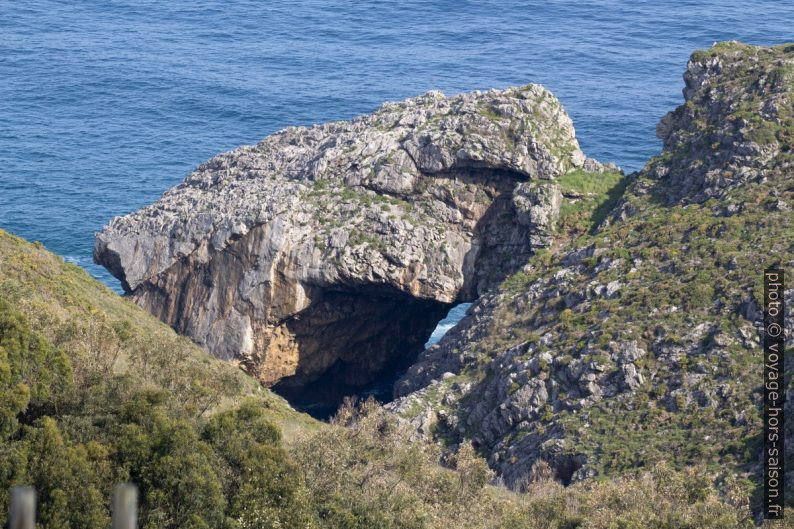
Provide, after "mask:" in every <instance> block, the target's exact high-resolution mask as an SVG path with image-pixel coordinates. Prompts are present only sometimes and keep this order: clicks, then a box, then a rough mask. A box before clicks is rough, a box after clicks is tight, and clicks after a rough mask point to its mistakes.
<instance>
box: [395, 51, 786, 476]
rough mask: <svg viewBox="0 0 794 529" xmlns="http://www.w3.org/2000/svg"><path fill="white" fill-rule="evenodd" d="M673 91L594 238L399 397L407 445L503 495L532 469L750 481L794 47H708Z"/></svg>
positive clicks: (488, 304) (464, 328)
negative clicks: (471, 465)
mask: <svg viewBox="0 0 794 529" xmlns="http://www.w3.org/2000/svg"><path fill="white" fill-rule="evenodd" d="M684 79H685V82H686V89H685V96H686V101H685V103H684V104H683V105H682V106H680V107H679V108H678V109H676V110H675V111H674V112H672V113H670V114H668V115H667V116H666V117H665V118H664V119H663V120H662V122H661V124H660V126H659V133H660V136H661V137H662V139H663V140H664V150H663V151H662V153H661V154H660V155H659V156H657V157H655V158H653V159H652V160H650V161H649V163H648V164H647V165H646V167H645V168H644V169H643V170H642V171H640V172H638V173H635V174H633V175H629V176H628V177H627V182H626V185H627V188H626V191H625V193H624V194H623V196H622V198H620V200H619V201H618V202H617V204H616V207H615V209H614V210H613V211H612V212H611V214H610V215H608V217H607V219H608V222H598V223H597V226H598V228H597V229H596V230H595V231H594V232H591V233H587V234H582V236H581V237H579V238H577V239H575V240H573V241H570V242H569V244H560V245H559V248H556V249H555V251H552V252H549V255H546V256H545V257H544V258H542V259H541V258H539V257H540V256H539V255H536V256H534V257H532V258H530V260H529V262H528V263H527V265H526V266H525V267H523V268H522V270H521V271H520V272H518V273H516V274H515V275H514V276H512V277H511V278H509V279H508V280H507V281H505V283H504V284H503V285H502V287H501V288H499V289H495V290H492V291H490V292H488V293H486V294H484V295H483V296H481V297H480V298H479V299H478V300H477V301H476V302H475V303H474V304H473V305H472V306H471V307H470V308H469V310H468V312H467V316H466V317H465V318H464V319H463V320H462V321H461V322H460V323H459V324H458V326H457V327H455V328H453V329H452V330H451V331H450V332H449V333H448V334H447V335H446V336H445V337H444V338H443V339H442V340H441V342H439V343H438V344H436V345H433V346H431V347H430V348H428V349H427V350H425V351H424V352H423V353H422V354H421V355H420V356H419V358H418V359H417V361H416V362H415V363H414V364H413V365H412V366H411V367H410V368H409V369H408V370H407V372H406V374H405V375H404V376H403V377H402V378H401V379H400V380H398V381H397V383H396V384H395V394H396V396H397V397H398V398H397V399H396V400H395V401H393V402H392V403H390V404H389V405H388V407H389V408H390V409H391V410H393V411H395V412H396V413H398V414H400V415H401V416H402V417H404V418H405V419H406V420H408V421H411V422H412V423H413V424H414V425H415V426H416V429H417V432H418V434H419V435H431V436H435V437H437V438H440V439H443V441H444V444H445V445H446V446H452V447H454V446H456V445H457V444H458V443H462V442H469V441H471V442H473V443H474V444H475V445H476V446H477V448H478V449H479V451H480V452H481V453H483V454H484V455H486V456H487V457H488V460H489V463H490V464H491V466H492V467H493V468H494V469H495V470H496V471H497V472H498V474H499V475H500V476H501V478H502V479H503V480H504V482H505V483H506V484H507V485H508V486H510V487H513V488H516V489H521V488H522V487H523V486H524V485H526V483H527V480H530V479H531V474H532V472H531V469H532V468H533V467H534V466H535V465H537V464H541V463H545V464H548V465H549V466H550V467H551V469H552V470H553V472H554V474H555V477H556V479H557V480H559V481H561V482H563V483H568V482H570V481H576V480H582V479H586V478H590V477H593V476H595V475H602V476H603V475H610V474H612V475H614V474H617V473H620V472H622V471H625V470H627V469H634V468H637V467H642V466H647V465H649V464H651V463H652V462H653V461H654V460H658V459H666V460H668V461H671V462H672V463H674V464H675V465H680V466H682V467H684V466H689V465H698V464H703V463H714V464H717V463H718V464H719V466H720V467H721V468H724V469H725V473H726V475H728V476H730V475H741V476H745V477H747V476H753V475H755V476H758V475H760V470H759V469H758V468H757V465H758V464H759V462H760V461H761V459H762V458H761V457H760V456H761V454H760V452H759V450H760V448H759V445H758V444H757V443H756V441H755V440H756V439H757V436H758V432H759V431H761V419H760V417H761V414H762V410H763V402H762V391H761V388H762V384H763V378H762V372H763V355H762V352H761V347H760V344H761V337H762V333H761V328H762V326H763V324H762V319H763V316H762V313H761V310H760V308H759V307H760V306H761V304H762V291H761V290H760V287H759V282H760V280H761V273H762V271H763V270H764V269H765V268H771V267H779V268H784V269H785V268H788V269H791V268H794V230H792V229H791V227H792V226H794V212H793V211H792V210H791V208H790V206H789V204H791V203H792V202H793V201H794V185H792V179H791V174H792V169H794V118H793V116H794V45H783V46H777V47H773V48H763V47H753V46H746V45H743V44H739V43H723V44H719V45H717V46H715V47H714V48H712V49H710V50H706V51H702V52H696V53H695V54H693V56H692V58H691V60H690V62H689V65H688V69H687V72H686V74H685V76H684ZM565 200H568V199H567V198H564V201H565ZM574 206H575V204H571V203H565V202H564V203H563V209H565V208H566V207H567V208H568V209H572V208H573V207H574ZM596 209H598V208H596ZM596 213H597V212H594V216H596ZM786 300H787V301H786V302H787V303H789V302H794V289H792V288H791V287H789V289H788V290H787V291H786ZM789 319H792V318H789ZM792 322H794V319H792ZM792 345H794V336H789V337H788V342H787V347H789V348H790V347H791V346H792ZM787 392H789V394H794V382H791V381H790V382H789V384H788V386H787ZM787 407H790V405H789V404H787ZM427 432H431V433H430V434H428V433H427ZM789 459H790V458H789Z"/></svg>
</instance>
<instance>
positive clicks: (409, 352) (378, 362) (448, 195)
mask: <svg viewBox="0 0 794 529" xmlns="http://www.w3.org/2000/svg"><path fill="white" fill-rule="evenodd" d="M526 180H527V177H526V176H525V175H521V174H518V173H515V172H513V171H506V170H493V169H485V168H476V167H470V168H467V169H465V170H456V171H451V172H447V173H440V174H436V175H433V176H432V177H428V179H427V181H426V184H427V186H428V191H427V193H428V194H430V195H432V196H434V197H435V198H436V199H437V200H438V201H440V202H443V203H445V204H447V206H449V207H450V208H451V209H454V210H455V211H457V212H459V213H460V215H461V216H462V218H463V219H464V220H461V222H462V223H463V225H467V226H468V229H469V230H470V231H469V232H468V233H469V236H470V237H471V238H470V240H469V241H468V242H469V247H468V249H467V250H466V253H465V256H464V257H463V261H462V263H459V264H460V267H461V273H462V275H463V278H464V281H463V282H462V284H461V285H460V289H459V290H458V291H457V292H456V293H455V294H456V296H455V297H456V300H455V302H454V303H443V302H440V301H438V300H435V299H426V298H418V297H414V296H413V295H412V294H410V293H408V292H406V291H403V290H402V289H399V288H395V285H384V284H371V283H370V284H363V285H362V284H361V283H358V284H349V285H335V286H334V287H333V288H336V289H340V290H337V291H325V292H322V293H321V294H320V295H319V296H318V297H317V298H314V299H313V303H312V305H311V306H310V307H308V308H307V309H304V311H302V312H301V313H300V314H298V315H297V316H296V317H295V318H293V319H291V320H290V321H288V322H286V323H284V324H283V326H284V327H285V328H286V331H285V335H288V336H290V337H291V339H292V340H293V343H295V344H297V345H296V346H295V347H296V348H297V349H298V354H297V355H296V356H297V358H298V359H299V360H298V366H297V369H296V370H295V374H294V375H290V376H287V377H284V378H281V379H280V380H279V381H278V382H277V383H276V384H275V385H274V386H272V389H273V390H274V391H275V392H276V393H278V394H279V395H281V396H283V397H284V398H286V399H287V400H288V401H289V402H290V404H291V405H292V406H293V407H294V408H296V409H298V410H301V411H304V412H307V413H309V414H310V415H313V416H314V417H317V418H320V419H328V418H330V417H331V416H332V415H333V414H334V413H335V412H336V411H337V409H338V407H339V405H340V404H341V403H342V402H343V400H344V398H345V397H358V398H366V397H368V396H373V397H375V398H376V399H377V400H378V401H380V402H382V403H387V402H390V401H391V400H393V387H394V384H395V382H396V381H397V380H398V379H399V378H400V377H402V376H403V375H404V374H405V372H406V371H407V369H408V368H409V367H410V366H411V365H412V364H413V363H414V362H415V361H416V359H417V357H418V355H419V354H420V353H421V352H422V351H423V350H424V349H426V348H428V347H430V346H432V345H433V344H435V343H437V342H438V341H439V340H441V338H442V337H443V336H444V334H446V332H448V331H449V330H450V329H451V328H452V327H454V326H455V325H456V324H457V323H458V322H459V321H460V320H461V319H462V318H463V317H464V316H465V313H466V311H467V309H468V307H469V306H470V305H471V302H472V301H474V300H476V299H477V298H479V296H480V295H482V294H483V293H484V292H486V291H488V290H490V289H492V288H494V287H496V286H497V285H499V284H500V283H501V281H503V280H504V278H505V277H507V276H508V275H510V274H511V273H513V272H515V271H516V270H518V269H519V268H520V267H521V266H523V265H524V264H526V262H527V259H528V257H529V256H530V255H531V254H532V252H533V250H534V249H535V247H536V245H537V244H538V240H539V239H538V237H537V235H536V234H535V233H534V232H533V229H534V228H533V226H532V225H531V223H530V222H528V221H527V219H526V218H524V217H525V216H526V215H524V216H522V215H519V213H518V210H517V206H516V202H515V201H514V192H515V189H516V182H524V181H526ZM473 188H474V189H477V193H475V192H474V191H472V189H473ZM450 189H452V190H456V192H450V191H449V190H450ZM522 196H523V195H522ZM466 223H468V224H466ZM541 242H543V241H541ZM447 299H449V297H448V296H447Z"/></svg>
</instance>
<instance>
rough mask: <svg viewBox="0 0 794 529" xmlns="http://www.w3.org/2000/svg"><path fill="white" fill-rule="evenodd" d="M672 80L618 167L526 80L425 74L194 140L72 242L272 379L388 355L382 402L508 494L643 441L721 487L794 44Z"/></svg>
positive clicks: (778, 199)
mask: <svg viewBox="0 0 794 529" xmlns="http://www.w3.org/2000/svg"><path fill="white" fill-rule="evenodd" d="M684 81H685V88H684V98H685V99H684V101H685V102H684V104H683V105H681V106H680V107H679V108H677V109H676V110H674V111H673V112H671V113H669V114H668V115H667V116H665V117H664V118H663V119H662V120H661V123H660V124H659V126H658V129H657V133H658V135H659V137H660V139H661V140H662V142H663V150H662V152H661V153H660V155H659V156H656V157H654V158H652V159H651V160H649V162H648V163H647V165H646V166H645V167H644V168H643V169H642V170H641V171H639V172H637V173H635V174H632V175H628V176H627V177H623V176H622V175H620V173H619V172H618V171H617V168H616V167H614V166H605V165H602V164H601V163H598V162H596V161H594V160H591V159H588V158H587V157H586V156H585V155H584V154H583V153H582V152H581V150H580V149H579V145H578V143H577V141H576V138H575V134H574V129H573V126H572V124H571V120H570V119H569V118H568V116H567V115H566V114H565V112H564V110H563V109H562V107H561V105H560V103H559V102H558V101H557V100H556V99H555V98H554V97H553V96H552V95H551V94H550V93H549V92H547V91H546V90H544V89H543V88H542V87H539V86H536V85H529V86H526V87H522V88H512V89H508V90H505V91H489V92H485V93H479V92H475V93H472V94H463V95H458V96H453V97H444V96H443V95H441V94H438V93H429V94H426V95H424V96H421V97H418V98H415V99H409V100H406V101H403V102H400V103H387V104H385V105H383V106H382V107H381V108H380V109H378V110H377V111H376V112H374V113H373V114H371V115H368V116H363V117H360V118H357V119H354V120H352V121H349V122H337V123H329V124H326V125H322V126H315V127H312V128H290V129H286V130H284V131H282V132H279V133H277V134H274V135H273V136H270V137H268V138H266V139H265V140H263V141H262V142H260V143H259V144H257V145H254V146H247V147H242V148H240V149H237V150H234V151H232V152H230V153H226V154H223V155H220V156H217V157H215V158H213V159H212V160H210V161H209V162H207V163H205V164H203V165H202V166H200V167H199V168H198V169H197V170H196V171H195V172H194V173H193V174H191V175H189V176H188V177H187V178H186V180H185V182H184V183H182V184H181V185H179V186H178V187H176V188H174V189H172V190H170V191H168V192H167V193H166V194H165V195H164V196H163V197H162V198H161V199H160V200H159V201H158V202H157V203H155V204H153V205H152V206H149V207H147V208H144V209H143V210H141V211H139V212H136V213H133V214H131V215H128V216H125V217H120V218H116V219H114V220H113V221H112V222H111V223H110V224H109V225H108V226H107V227H106V228H105V229H104V230H103V231H102V232H101V233H100V234H99V235H98V236H97V239H96V246H95V259H96V260H97V261H98V262H100V263H101V264H104V265H105V266H106V267H107V268H108V269H109V270H110V271H111V272H112V273H113V274H114V275H115V276H116V277H118V278H119V279H120V280H121V281H122V284H123V286H124V288H125V290H126V291H127V292H128V293H129V294H130V295H131V296H132V298H133V299H134V300H135V301H136V302H137V303H138V304H140V305H141V306H143V307H144V308H146V309H147V310H148V311H150V312H152V313H153V314H155V315H156V316H158V317H159V318H160V319H161V320H163V321H164V322H166V323H168V324H169V325H171V326H172V327H173V328H174V329H176V330H177V331H178V332H180V333H182V334H185V335H187V336H189V337H190V338H192V339H193V340H194V341H195V342H197V343H198V344H200V345H202V346H203V347H205V348H206V349H207V350H209V351H210V352H211V353H212V354H214V355H215V356H218V357H220V358H225V359H230V360H235V361H237V362H239V363H240V364H241V365H242V367H243V368H244V369H246V370H247V371H248V372H249V373H251V374H253V375H255V376H256V377H257V378H258V379H259V380H260V381H262V382H264V383H266V384H275V383H277V384H278V386H279V387H281V388H282V389H284V390H285V391H286V392H290V391H291V392H294V393H298V394H299V393H300V392H304V391H309V390H310V389H311V386H312V384H317V383H319V382H323V383H324V384H329V385H331V386H335V388H331V389H337V390H340V388H350V387H357V386H362V385H364V384H367V383H369V382H371V381H372V380H374V379H376V378H377V377H379V376H381V375H382V374H383V373H387V372H392V373H393V372H396V371H399V370H402V369H404V368H407V371H406V372H405V374H404V375H403V376H402V378H401V379H400V380H399V381H398V382H397V383H396V384H395V386H394V395H395V397H396V400H395V401H394V402H392V403H390V404H389V406H388V407H389V409H390V410H391V411H392V412H393V413H395V414H397V415H399V416H400V417H402V418H403V419H404V420H405V421H408V422H410V423H411V424H412V425H413V427H414V429H415V431H416V436H417V437H423V438H426V439H433V440H436V441H439V442H442V443H443V444H444V446H446V447H449V448H450V449H451V451H453V452H454V451H455V450H456V449H457V448H458V447H461V446H465V445H466V443H468V442H473V443H474V445H475V447H476V449H477V450H478V451H479V453H481V454H482V455H484V456H486V457H487V458H488V462H489V464H490V466H491V468H493V469H494V470H496V472H497V474H498V475H499V476H500V478H501V479H502V480H503V482H504V483H505V484H506V485H508V486H509V487H511V488H513V489H520V490H523V489H527V488H529V487H531V484H532V483H533V482H535V481H538V480H541V479H546V478H547V477H548V476H549V475H551V476H553V478H554V479H556V480H557V481H560V482H562V483H565V484H568V483H571V482H576V481H582V480H585V479H587V478H592V477H595V476H610V475H618V474H620V473H622V472H625V471H627V470H630V469H635V468H637V467H643V466H648V465H652V464H654V463H655V462H657V461H663V460H664V461H668V462H670V463H671V464H672V465H673V466H675V467H677V468H686V467H688V466H690V465H693V464H707V465H709V464H713V465H716V464H719V465H720V468H721V469H722V470H721V472H723V474H722V477H721V478H719V479H722V480H723V481H721V483H723V485H724V484H725V483H729V482H730V483H733V482H734V481H736V480H742V479H744V478H747V477H752V476H754V475H757V471H758V468H757V467H758V464H759V460H758V433H759V432H760V431H761V430H760V428H761V426H760V414H761V410H762V408H761V392H760V389H761V371H762V361H761V349H760V345H759V344H760V334H759V328H760V326H759V324H760V318H761V313H760V309H759V304H760V301H761V299H762V297H761V291H760V278H761V275H760V274H761V270H763V269H764V268H768V267H783V268H786V267H788V268H794V230H792V229H791V226H792V225H794V213H792V210H791V205H792V204H794V186H792V183H791V176H790V175H791V171H792V168H794V165H793V164H794V141H793V140H794V45H781V46H776V47H771V48H765V47H754V46H748V45H744V44H739V43H722V44H718V45H716V46H714V47H713V48H711V49H709V50H704V51H699V52H696V53H694V54H693V55H692V57H691V59H690V61H689V64H688V66H687V70H686V73H685V75H684ZM463 301H474V304H473V305H472V307H471V308H470V309H469V312H468V315H467V317H466V318H465V319H464V320H463V321H462V322H461V323H460V324H459V325H458V326H457V327H456V328H455V329H453V330H452V331H451V332H450V333H449V334H448V335H447V336H446V337H445V338H444V339H443V340H442V341H441V342H440V343H439V344H437V345H434V346H432V347H430V348H428V349H427V350H424V351H423V344H424V342H425V340H426V339H427V337H428V335H429V334H430V332H431V331H432V329H433V328H434V326H435V325H436V323H437V322H438V321H439V319H440V318H441V317H442V316H443V315H444V313H445V312H446V311H447V310H448V309H449V307H450V306H452V305H453V304H455V303H459V302H463ZM787 302H788V303H789V304H791V303H794V298H793V297H792V291H791V290H789V291H787ZM791 323H792V322H789V325H791ZM788 343H789V347H790V346H791V339H790V338H789V342H788ZM417 355H418V357H417ZM326 389H327V388H326ZM788 392H789V399H788V401H789V402H791V401H792V398H794V393H792V390H791V384H789V388H788ZM788 438H789V439H794V435H789V436H788ZM789 453H791V450H789ZM731 480H733V481H731ZM725 486H726V487H727V485H725Z"/></svg>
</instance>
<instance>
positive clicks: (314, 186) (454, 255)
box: [95, 85, 604, 391]
mask: <svg viewBox="0 0 794 529" xmlns="http://www.w3.org/2000/svg"><path fill="white" fill-rule="evenodd" d="M583 167H584V168H587V169H588V170H590V171H602V170H603V169H604V168H603V166H601V165H600V164H599V163H597V162H595V161H593V160H589V159H587V158H586V157H585V156H584V154H583V153H582V152H581V150H580V149H579V145H578V143H577V141H576V138H575V135H574V129H573V126H572V124H571V120H570V119H569V117H568V116H567V114H566V113H565V111H564V110H563V108H562V106H561V105H560V103H559V101H557V99H556V98H555V97H554V96H553V95H552V94H550V93H549V92H548V91H546V90H545V89H543V88H542V87H540V86H537V85H529V86H525V87H522V88H512V89H508V90H505V91H495V90H494V91H489V92H485V93H478V92H475V93H472V94H462V95H458V96H453V97H444V96H443V95H442V94H440V93H428V94H426V95H424V96H421V97H417V98H414V99H409V100H406V101H403V102H400V103H387V104H384V105H383V106H382V107H381V108H379V109H378V110H377V111H376V112H374V113H373V114H371V115H367V116H362V117H360V118H357V119H354V120H352V121H349V122H337V123H329V124H326V125H321V126H314V127H311V128H289V129H286V130H284V131H281V132H279V133H276V134H274V135H272V136H270V137H268V138H266V139H264V140H263V141H262V142H260V143H259V144H257V145H254V146H247V147H241V148H239V149H237V150H234V151H232V152H229V153H226V154H222V155H219V156H217V157H215V158H213V159H212V160H210V161H208V162H207V163H205V164H203V165H202V166H200V167H199V168H198V169H197V170H196V171H195V172H194V173H193V174H191V175H189V176H188V177H187V178H186V179H185V181H184V183H182V184H181V185H179V186H178V187H176V188H174V189H172V190H170V191H168V192H167V193H166V194H165V195H164V196H163V197H162V198H161V199H160V200H159V201H158V202H157V203H156V204H153V205H152V206H149V207H147V208H145V209H143V210H141V211H139V212H136V213H134V214H131V215H128V216H125V217H121V218H116V219H114V220H113V221H112V222H111V223H110V224H109V225H108V226H107V227H106V228H105V229H104V230H103V231H102V232H101V233H100V234H99V235H98V236H97V238H96V246H95V259H96V260H97V262H99V263H101V264H103V265H105V266H106V267H107V268H108V269H109V270H110V271H111V272H112V273H113V274H114V275H115V276H116V277H118V278H119V279H120V280H121V281H122V284H123V286H124V288H125V290H126V291H127V292H128V293H129V294H131V295H132V297H133V298H134V299H135V301H136V302H137V303H138V304H140V305H141V306H142V307H145V308H146V309H147V310H149V311H150V312H152V313H153V314H155V315H157V316H158V317H159V318H160V319H162V320H163V321H164V322H166V323H168V324H169V325H171V326H172V327H173V328H174V329H176V330H177V331H178V332H180V333H182V334H185V335H187V336H189V337H190V338H192V339H193V340H194V341H195V342H197V343H198V344H200V345H202V346H204V347H205V348H206V349H207V350H209V351H210V352H211V353H212V354H213V355H215V356H217V357H220V358H225V359H234V360H236V361H238V362H240V364H241V365H242V366H243V367H244V368H245V369H246V370H247V371H248V372H250V373H252V374H254V375H255V376H256V377H258V378H259V379H260V380H261V381H262V382H265V383H268V384H272V383H275V382H279V381H280V383H281V387H282V388H283V389H285V390H287V391H288V390H289V389H290V388H293V389H295V390H301V389H302V388H304V387H305V386H306V385H307V384H311V383H312V382H314V381H318V380H322V381H327V382H328V383H330V384H333V385H338V386H340V388H338V389H340V390H341V388H342V387H351V386H352V387H355V386H361V385H363V384H366V383H368V382H371V381H372V380H373V379H374V378H376V377H378V376H379V375H381V374H382V373H384V372H386V371H389V370H392V371H393V370H397V369H400V368H404V367H407V365H408V364H409V363H410V362H411V361H412V360H413V359H414V357H415V355H416V354H417V353H418V352H419V351H421V349H422V347H423V344H424V342H425V340H426V339H427V337H428V336H429V334H430V333H431V332H432V330H433V328H434V327H435V325H436V324H437V322H438V321H439V320H440V319H441V318H442V317H443V316H444V314H445V313H446V311H447V310H448V309H449V308H450V306H451V304H454V303H458V302H462V301H472V300H474V299H476V298H477V297H478V296H479V295H480V294H482V293H483V292H485V291H487V290H489V289H491V288H492V287H494V286H496V285H498V284H499V283H500V282H501V281H502V280H503V279H504V278H505V277H507V276H508V275H510V274H511V273H513V272H515V271H516V270H518V269H519V268H520V267H521V266H523V265H524V264H525V263H526V261H527V259H528V258H529V257H530V256H531V255H532V254H533V253H534V252H535V251H536V250H537V249H539V248H544V247H547V246H548V245H549V244H550V243H551V241H552V239H553V237H554V235H553V233H554V226H555V222H556V220H557V216H558V213H559V208H560V204H561V201H562V195H561V192H560V189H559V186H558V185H557V184H556V179H557V178H558V177H559V176H561V175H563V174H565V173H567V172H569V171H571V170H575V169H580V168H583Z"/></svg>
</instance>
